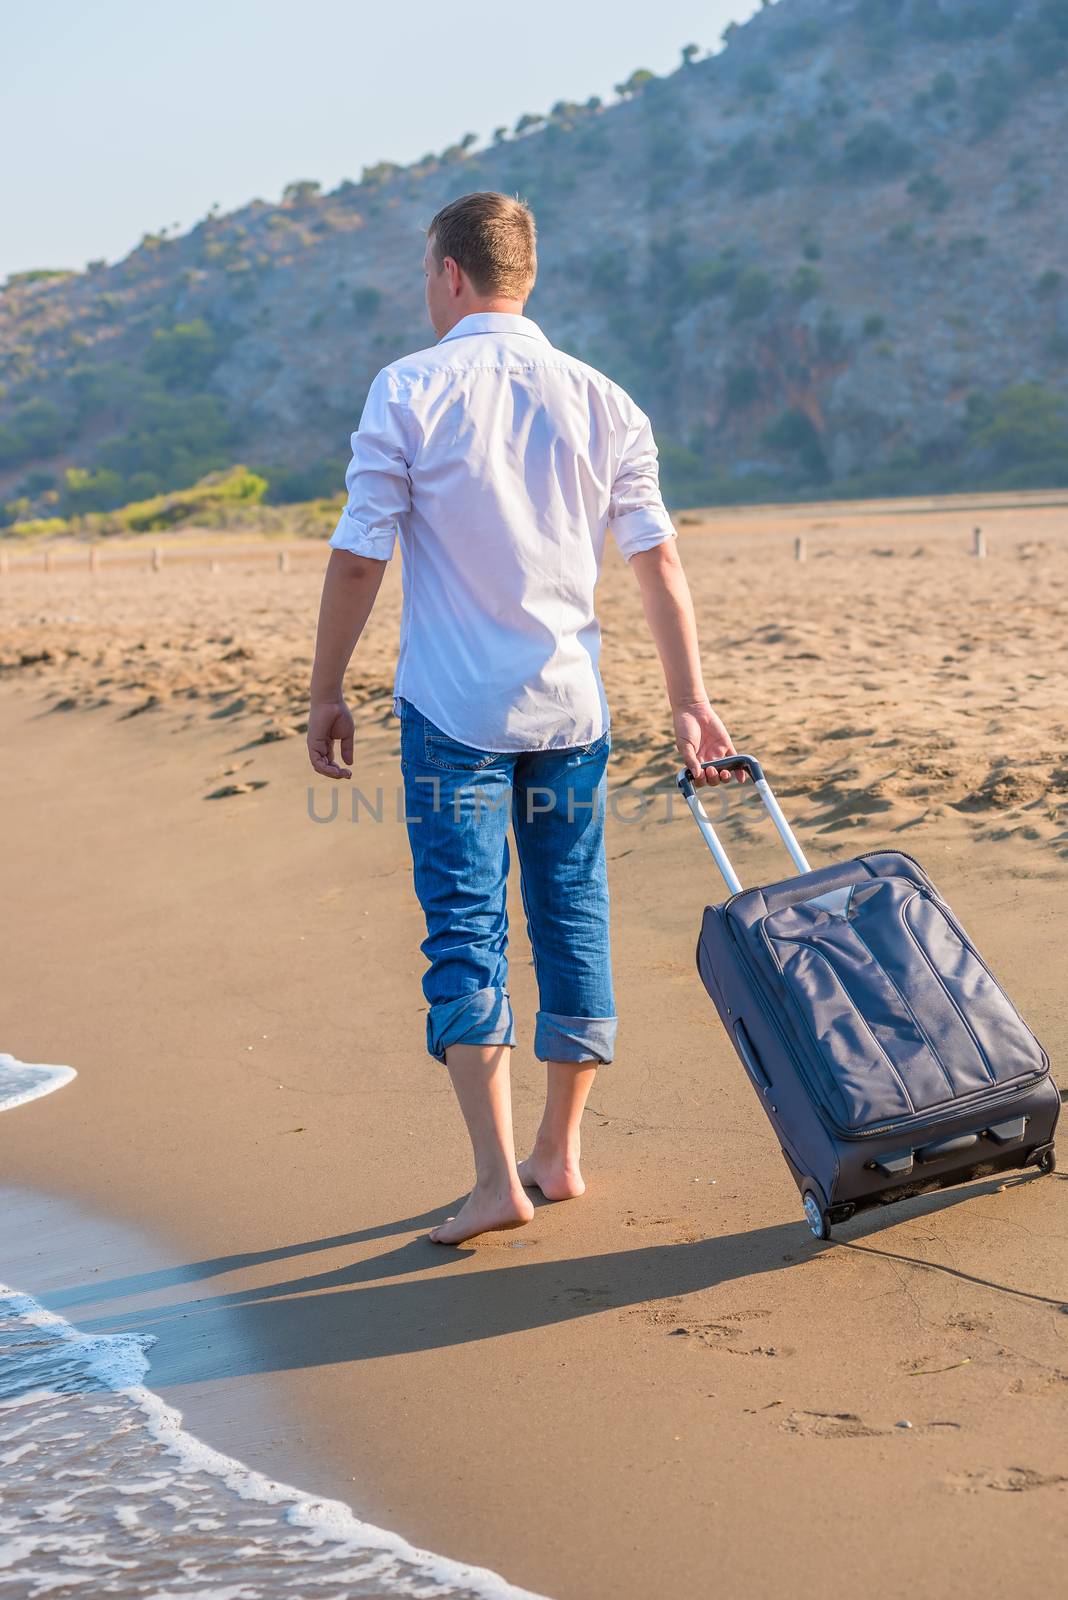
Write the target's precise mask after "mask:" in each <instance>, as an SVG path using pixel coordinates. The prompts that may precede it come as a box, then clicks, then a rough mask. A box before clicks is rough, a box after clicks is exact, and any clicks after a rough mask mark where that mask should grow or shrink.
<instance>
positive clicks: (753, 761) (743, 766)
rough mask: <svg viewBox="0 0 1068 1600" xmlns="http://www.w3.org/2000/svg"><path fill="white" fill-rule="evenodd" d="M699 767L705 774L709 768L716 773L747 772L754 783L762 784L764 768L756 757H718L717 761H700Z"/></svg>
mask: <svg viewBox="0 0 1068 1600" xmlns="http://www.w3.org/2000/svg"><path fill="white" fill-rule="evenodd" d="M701 765H702V767H704V769H705V771H706V772H707V771H708V769H709V767H713V768H715V770H716V771H717V772H738V771H742V772H748V774H749V776H750V777H751V778H752V780H753V782H754V783H763V782H764V768H763V767H762V766H761V765H760V762H759V761H758V760H757V758H756V756H720V758H719V760H718V761H702V762H701Z"/></svg>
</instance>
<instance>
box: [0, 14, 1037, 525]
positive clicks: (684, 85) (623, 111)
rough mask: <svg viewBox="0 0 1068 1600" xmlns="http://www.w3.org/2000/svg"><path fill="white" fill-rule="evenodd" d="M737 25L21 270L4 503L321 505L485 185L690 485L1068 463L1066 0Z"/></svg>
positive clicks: (862, 482)
mask: <svg viewBox="0 0 1068 1600" xmlns="http://www.w3.org/2000/svg"><path fill="white" fill-rule="evenodd" d="M725 44H726V47H725V48H724V49H723V50H722V51H720V52H719V53H717V54H715V55H709V56H704V57H702V56H701V55H700V52H699V51H698V50H697V49H696V48H695V47H687V48H686V49H685V50H684V51H683V53H682V54H683V59H682V63H681V65H680V67H679V69H678V70H677V71H675V72H673V73H672V74H671V75H670V76H667V77H664V78H655V77H652V76H651V75H650V74H648V73H643V72H641V71H638V72H636V73H635V74H634V75H633V77H632V78H631V79H630V80H628V82H627V83H626V84H624V85H621V86H620V90H619V100H618V103H613V104H612V105H610V106H605V105H602V104H601V103H600V102H599V101H598V100H596V99H592V100H590V101H589V102H587V103H585V104H569V103H560V104H558V105H557V106H555V107H554V108H553V109H552V111H551V112H549V113H547V114H546V115H544V116H541V115H537V114H535V113H533V112H530V113H527V114H525V115H524V116H522V117H521V118H519V120H518V122H517V125H516V129H515V131H514V132H512V133H508V132H507V130H504V129H499V130H497V132H496V134H495V135H494V138H493V140H492V141H491V142H489V143H488V144H487V145H486V147H484V148H480V147H479V145H478V141H477V139H475V137H474V136H473V135H468V136H467V137H465V138H464V139H462V140H461V141H460V142H459V143H458V144H456V145H454V146H452V147H450V148H449V149H447V150H445V151H444V152H442V153H441V154H440V155H436V156H429V155H428V156H427V157H425V158H424V159H423V160H422V161H420V162H417V163H415V164H414V165H411V166H408V167H403V168H402V167H397V166H394V165H392V164H390V163H388V162H383V163H381V164H380V165H378V166H376V167H373V168H369V169H366V170H365V171H364V173H363V175H362V177H361V179H360V181H359V182H346V183H343V184H342V185H341V186H340V187H339V188H338V189H336V190H334V191H333V192H331V193H329V194H323V193H321V192H320V190H319V188H318V186H317V185H316V184H314V183H312V182H306V183H295V184H292V185H290V186H289V188H288V189H287V191H286V194H285V196H284V197H283V199H282V201H281V203H279V204H269V203H266V202H264V201H262V200H256V201H253V202H252V203H251V204H249V205H248V206H246V207H245V208H244V209H242V210H240V211H237V212H235V213H233V214H232V215H227V216H220V215H211V216H209V217H207V218H205V220H204V221H203V222H201V223H200V224H199V225H198V226H197V227H195V228H193V229H192V230H191V231H190V232H189V233H187V234H184V235H182V236H177V237H165V236H147V235H146V237H145V238H144V240H143V241H142V243H141V244H140V246H139V247H138V248H137V249H136V250H134V251H133V252H132V253H131V254H130V255H129V256H127V257H126V259H125V260H123V261H121V262H119V263H117V264H116V265H114V266H111V267H108V266H105V265H103V264H94V265H91V266H90V268H89V269H88V270H87V271H86V272H84V273H79V274H56V275H50V274H47V273H42V274H21V275H19V276H18V277H16V278H15V279H13V280H9V281H8V284H7V285H6V286H5V290H4V292H3V294H2V295H0V384H2V386H3V392H2V396H0V504H3V505H4V506H5V508H6V509H5V512H4V516H3V520H4V521H5V522H7V523H8V524H10V523H13V522H17V521H20V520H21V521H25V520H26V519H28V518H33V517H47V516H50V515H51V516H55V515H70V514H77V513H79V512H82V511H87V510H94V509H106V508H108V507H110V506H114V505H118V504H120V503H123V502H125V501H128V500H130V499H135V498H144V497H146V496H149V495H153V494H157V493H160V492H162V491H165V490H168V489H173V488H179V487H183V486H185V485H187V484H190V483H192V482H194V481H195V480H197V479H199V478H200V477H201V476H202V475H204V474H205V473H207V472H211V471H215V470H217V469H219V468H222V467H225V466H227V465H228V464H230V463H232V462H234V461H242V462H244V463H246V464H247V465H248V466H249V467H251V468H253V469H254V470H255V471H256V472H258V473H260V474H261V475H262V476H263V477H265V478H266V479H267V480H268V483H269V486H270V487H269V491H268V497H269V498H271V499H275V500H287V499H297V498H305V497H308V496H311V495H313V494H317V493H326V492H332V491H336V490H337V489H338V488H340V486H341V482H342V474H343V470H344V465H345V462H346V460H347V456H348V434H349V432H350V430H351V429H352V428H353V427H354V426H355V423H356V420H357V418H358V416H359V411H360V408H361V405H362V402H363V397H364V393H365V390H366V387H367V384H368V383H369V381H370V379H371V377H372V376H373V375H374V373H375V371H376V370H377V369H378V368H379V367H380V366H381V365H383V364H384V363H385V362H387V361H389V360H391V359H392V358H393V357H394V356H396V355H398V354H400V353H402V352H404V351H406V350H409V349H413V348H418V347H419V346H422V345H425V344H427V343H429V342H431V341H432V335H431V334H430V332H429V329H428V327H427V325H426V322H425V313H424V311H423V305H422V274H421V270H420V261H421V253H422V247H423V230H424V229H425V227H426V224H427V222H428V221H429V219H430V217H431V216H432V214H433V212H434V211H435V210H436V209H437V207H438V206H440V205H441V204H442V203H443V202H444V201H445V200H447V199H449V198H451V197H452V196H454V195H456V194H460V193H464V192H466V191H468V190H471V189H479V188H494V189H502V190H506V191H509V192H516V193H519V194H521V195H523V196H524V197H525V198H527V199H528V200H529V201H530V203H531V204H532V205H533V207H534V209H535V212H536V215H537V218H538V224H539V240H540V260H541V270H540V276H539V280H538V285H537V288H536V290H535V294H534V297H533V299H532V300H531V302H530V305H529V307H528V310H529V313H530V315H532V316H533V317H535V318H537V319H538V321H539V322H540V323H541V324H542V325H543V326H544V327H545V329H546V331H547V333H548V334H549V336H550V337H551V338H552V339H553V340H554V342H556V343H558V344H560V345H562V346H564V347H565V348H567V349H569V350H572V351H574V352H575V353H576V354H577V355H580V356H582V357H583V358H585V359H586V360H589V361H591V362H593V363H595V364H596V365H598V366H601V367H603V368H604V369H605V370H607V371H608V372H610V373H611V374H612V375H613V376H614V377H616V378H617V379H618V380H619V381H620V382H622V383H623V384H625V385H626V386H627V387H628V388H629V389H630V390H631V391H632V393H633V394H634V395H635V397H636V398H637V399H638V401H639V402H640V403H641V404H642V405H643V406H644V407H645V408H646V409H647V410H648V411H649V413H650V414H651V416H652V418H653V420H654V423H655V425H656V429H657V433H658V438H659V440H660V445H661V456H662V462H663V477H664V482H665V487H666V489H667V492H668V495H669V498H670V499H671V501H672V502H673V503H674V504H675V505H684V504H688V503H690V504H692V503H697V502H708V501H713V500H742V499H756V498H769V497H776V498H779V497H790V496H793V497H803V496H805V495H812V494H819V495H827V494H836V493H843V494H844V493H867V492H875V493H894V492H898V491H901V492H907V491H915V490H920V489H923V490H926V489H940V488H946V489H948V488H961V487H972V486H984V487H1009V488H1011V487H1017V486H1021V487H1022V486H1024V485H1034V486H1042V485H1046V484H1050V483H1062V484H1063V483H1068V416H1066V405H1065V401H1066V397H1068V276H1066V274H1068V184H1066V179H1065V164H1064V152H1065V150H1066V149H1068V0H779V3H778V4H774V5H772V4H765V7H764V9H763V10H761V11H760V12H759V13H758V14H757V15H756V17H755V18H754V19H753V20H752V21H751V22H749V23H747V24H746V25H745V26H742V27H733V28H731V29H729V30H728V34H727V37H726V41H725Z"/></svg>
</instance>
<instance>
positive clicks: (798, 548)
mask: <svg viewBox="0 0 1068 1600" xmlns="http://www.w3.org/2000/svg"><path fill="white" fill-rule="evenodd" d="M804 559H805V541H804V539H802V537H801V535H800V534H798V536H797V538H796V539H795V540H794V560H795V561H804Z"/></svg>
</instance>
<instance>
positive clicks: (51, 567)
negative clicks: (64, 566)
mask: <svg viewBox="0 0 1068 1600" xmlns="http://www.w3.org/2000/svg"><path fill="white" fill-rule="evenodd" d="M44 556H45V562H44V567H45V571H46V572H55V570H56V552H55V551H54V550H46V551H45V553H44Z"/></svg>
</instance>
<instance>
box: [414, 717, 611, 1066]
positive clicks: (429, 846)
mask: <svg viewBox="0 0 1068 1600" xmlns="http://www.w3.org/2000/svg"><path fill="white" fill-rule="evenodd" d="M399 709H400V713H401V771H402V773H403V775H404V794H405V815H406V818H407V823H408V838H409V840H410V842H411V847H412V860H413V864H414V875H415V892H416V894H417V895H418V897H419V903H420V905H421V906H422V908H423V915H424V917H425V918H426V929H427V936H426V938H425V939H424V941H423V943H422V945H421V947H420V948H421V949H422V951H423V954H424V955H425V956H426V958H427V960H428V961H429V963H430V966H429V969H428V971H427V972H426V974H425V976H424V978H423V993H424V994H425V995H426V998H427V1003H428V1005H429V1007H430V1011H429V1014H428V1016H427V1025H426V1039H427V1049H428V1050H429V1051H430V1054H431V1055H432V1056H435V1057H436V1058H437V1060H439V1061H444V1059H445V1051H446V1050H447V1048H448V1047H449V1045H452V1044H476V1045H492V1044H507V1045H510V1044H514V1043H515V1023H514V1020H513V1017H512V1005H511V1001H510V999H509V995H508V911H507V906H506V903H505V893H506V886H507V881H508V859H509V856H508V824H509V821H511V824H512V830H513V832H514V835H515V842H516V846H517V849H518V851H519V866H520V877H521V883H522V893H523V909H524V911H525V913H526V919H527V931H528V933H529V935H530V943H531V947H532V949H533V952H534V973H535V976H536V978H537V982H538V1000H539V1010H538V1015H537V1022H536V1026H535V1030H534V1054H535V1055H536V1056H537V1057H538V1059H539V1060H541V1061H575V1062H579V1061H599V1062H606V1061H611V1059H612V1050H613V1046H614V1043H615V1034H616V1016H615V999H614V996H613V993H612V968H611V951H610V946H609V935H608V875H607V871H606V868H605V856H604V811H605V788H606V785H605V766H606V763H607V760H608V749H609V735H608V733H607V732H605V733H604V734H602V736H601V737H600V738H599V739H596V740H594V741H593V743H592V744H589V745H572V746H571V747H569V748H568V749H563V750H528V751H522V752H514V751H510V752H505V753H502V752H501V751H494V750H474V749H472V748H471V747H470V746H469V745H464V744H459V743H458V742H457V741H456V740H455V739H451V738H450V737H449V735H448V734H446V733H443V732H442V730H441V729H440V728H438V727H435V725H434V724H433V723H432V722H431V721H430V720H429V719H428V718H427V717H424V716H423V714H422V712H421V711H417V710H416V708H415V707H414V706H413V705H411V704H410V703H409V702H408V701H406V700H402V701H401V702H400V707H399Z"/></svg>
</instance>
